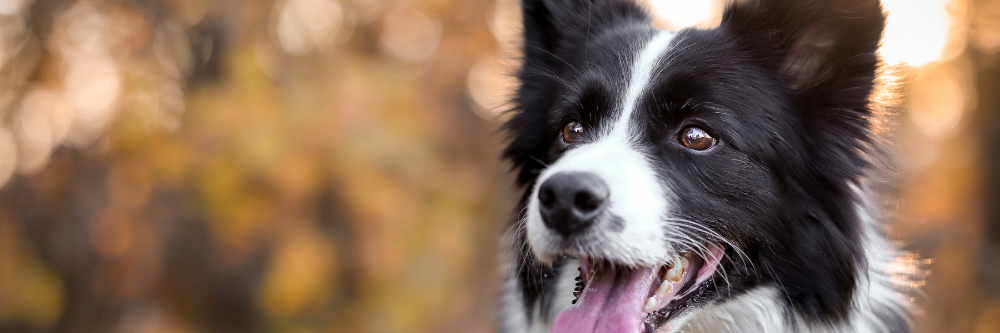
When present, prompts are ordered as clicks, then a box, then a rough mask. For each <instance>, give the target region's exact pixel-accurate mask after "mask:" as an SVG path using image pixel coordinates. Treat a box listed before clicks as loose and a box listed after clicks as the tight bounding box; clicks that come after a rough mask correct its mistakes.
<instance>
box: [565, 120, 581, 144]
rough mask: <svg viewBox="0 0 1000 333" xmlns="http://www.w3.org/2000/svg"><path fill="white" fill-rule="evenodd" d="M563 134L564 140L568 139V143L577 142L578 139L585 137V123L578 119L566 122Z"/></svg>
mask: <svg viewBox="0 0 1000 333" xmlns="http://www.w3.org/2000/svg"><path fill="white" fill-rule="evenodd" d="M562 135H563V140H566V142H568V143H573V142H576V141H577V140H580V138H582V137H583V124H581V123H580V122H578V121H571V122H568V123H566V126H563V131H562Z"/></svg>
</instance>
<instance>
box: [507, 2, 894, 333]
mask: <svg viewBox="0 0 1000 333" xmlns="http://www.w3.org/2000/svg"><path fill="white" fill-rule="evenodd" d="M523 5H524V8H523V16H524V36H525V42H524V64H523V67H522V69H521V71H520V72H519V78H520V81H521V86H520V88H519V90H518V93H517V96H516V100H515V103H516V105H517V109H518V110H519V112H517V113H516V114H514V115H513V117H512V118H511V119H510V120H509V122H508V123H507V128H508V130H509V131H510V133H511V135H512V140H511V143H510V145H509V146H508V148H507V149H506V151H505V157H507V158H508V159H510V160H512V161H513V163H514V165H515V169H516V170H517V171H518V181H519V182H520V183H521V184H522V185H524V186H525V188H526V193H525V196H524V206H525V209H524V210H523V214H522V216H520V218H521V222H522V223H524V225H525V228H524V229H525V233H524V234H523V235H522V236H521V237H523V239H525V240H526V243H527V244H528V246H527V247H526V248H527V249H529V250H528V251H530V253H527V254H526V255H528V256H530V257H532V258H531V259H537V260H538V261H541V262H545V263H552V262H554V261H557V260H559V258H563V257H565V256H573V257H577V258H579V259H580V260H581V262H582V263H583V265H582V266H583V267H582V272H583V274H582V275H583V276H582V286H581V290H580V295H579V296H580V297H579V299H578V300H577V303H576V304H575V305H574V306H572V307H570V308H569V309H568V310H566V311H564V312H563V313H562V314H561V315H560V316H559V317H558V318H557V319H556V322H555V324H554V328H553V332H612V331H626V332H638V331H642V330H643V329H646V330H647V331H652V329H653V328H657V329H663V330H667V329H664V327H668V328H669V327H676V326H677V325H678V324H679V323H680V322H682V321H683V318H684V317H685V316H687V315H689V314H691V313H693V312H694V311H698V309H699V308H701V307H703V306H704V305H707V304H710V303H712V302H718V301H720V300H724V299H726V298H729V297H733V296H735V295H738V294H740V293H741V292H744V291H747V290H750V289H752V288H754V287H756V286H760V285H766V284H771V285H779V286H781V287H782V288H781V290H782V292H783V293H784V295H783V296H785V298H786V299H787V302H789V306H791V307H794V308H795V309H797V310H798V311H799V312H800V313H801V314H802V315H803V316H805V317H807V318H810V319H816V320H821V321H835V320H840V319H842V318H843V317H844V316H845V314H846V312H847V310H848V307H849V306H850V299H851V295H852V292H853V289H854V286H855V283H856V278H857V271H858V267H859V266H861V265H863V263H862V261H863V259H862V255H861V254H860V245H859V242H860V240H859V235H860V228H861V225H860V222H859V221H858V217H857V216H856V214H855V205H856V198H855V197H854V196H855V193H854V191H852V190H851V184H852V182H855V181H857V180H858V179H859V178H860V177H861V176H862V175H863V173H864V172H865V168H866V167H867V166H868V159H867V156H866V154H867V153H866V152H868V151H869V149H870V146H871V144H872V142H873V136H872V134H871V133H870V131H869V127H870V126H869V125H870V124H869V122H870V118H871V117H872V111H871V109H870V108H869V95H870V94H871V92H872V88H873V86H874V80H875V75H876V70H877V67H878V57H877V55H876V53H875V52H876V49H877V47H878V45H879V40H880V38H881V33H882V29H883V26H884V21H885V17H884V14H883V12H882V9H881V6H880V4H879V2H878V1H876V0H827V1H820V0H750V1H743V2H739V3H737V4H733V5H730V6H729V7H728V8H727V9H726V11H725V13H724V15H723V18H722V22H721V24H720V26H719V27H717V28H714V29H710V30H702V29H685V30H681V31H677V32H673V31H666V30H659V29H656V28H654V27H653V26H652V24H651V21H652V20H651V18H650V16H649V14H648V13H647V12H646V11H645V10H643V9H642V8H641V7H639V6H637V5H636V4H634V3H633V2H631V1H628V0H579V1H574V0H524V3H523ZM598 313H601V314H602V315H601V316H599V317H600V318H598V316H597V314H598Z"/></svg>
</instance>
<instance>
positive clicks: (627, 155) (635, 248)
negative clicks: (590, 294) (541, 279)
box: [526, 30, 674, 266]
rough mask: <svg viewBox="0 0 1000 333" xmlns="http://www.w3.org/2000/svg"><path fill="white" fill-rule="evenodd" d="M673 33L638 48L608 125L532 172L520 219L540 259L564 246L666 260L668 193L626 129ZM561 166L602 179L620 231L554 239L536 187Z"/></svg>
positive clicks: (632, 261) (641, 262)
mask: <svg viewBox="0 0 1000 333" xmlns="http://www.w3.org/2000/svg"><path fill="white" fill-rule="evenodd" d="M673 37H674V33H673V32H671V31H666V30H663V31H660V32H659V33H657V34H656V35H655V36H654V37H653V38H652V39H651V40H649V41H647V42H646V43H645V45H644V46H643V47H642V48H640V50H641V51H640V52H639V53H638V55H637V56H636V57H635V58H634V59H635V62H634V63H633V66H632V71H631V76H630V77H629V78H628V82H629V83H628V87H626V89H625V91H626V94H625V98H624V99H623V100H622V102H621V105H620V106H619V108H620V111H619V112H618V113H619V116H618V118H617V119H616V120H615V122H614V123H613V125H612V126H610V127H609V128H606V130H605V131H604V132H603V133H601V134H602V135H600V137H599V138H598V139H597V140H595V141H594V142H592V143H588V144H585V145H582V146H580V147H577V148H575V149H572V150H570V151H569V152H567V153H566V154H565V155H564V156H563V157H562V158H560V159H559V160H558V161H556V162H555V163H553V164H552V165H551V166H550V167H548V168H547V169H545V171H544V172H542V174H541V175H540V176H539V177H538V181H537V182H536V183H535V187H534V189H532V194H531V200H530V201H529V202H528V212H527V221H526V223H527V228H528V242H529V243H530V244H531V248H532V249H533V250H534V252H535V254H536V255H537V256H538V257H539V258H541V259H542V260H544V261H547V262H551V261H552V259H554V257H555V256H556V255H558V254H561V253H563V252H565V251H567V250H569V251H580V252H582V253H585V254H587V255H589V256H591V257H599V258H605V259H610V260H614V261H617V262H620V263H623V264H626V265H632V266H653V265H657V264H660V263H663V262H666V261H667V260H668V259H669V258H670V255H671V254H672V253H673V252H674V251H673V249H671V248H670V247H669V244H667V242H666V240H665V239H664V236H663V232H662V230H663V227H664V222H663V219H664V217H666V216H668V214H669V211H668V209H669V208H668V207H669V206H670V204H669V202H667V199H666V198H668V197H670V195H669V194H670V193H666V192H667V191H668V189H664V188H663V186H661V185H660V184H661V183H660V181H659V180H658V179H657V175H656V173H655V172H654V171H653V169H652V167H651V166H650V163H649V161H648V159H647V157H646V155H645V153H644V152H642V151H641V150H639V149H638V148H637V147H636V146H635V145H633V144H632V142H633V138H632V137H631V135H630V134H629V132H630V130H629V127H630V124H631V118H632V113H633V111H634V109H635V105H636V103H637V101H638V100H639V99H640V98H641V96H642V94H643V92H645V91H646V86H647V85H648V84H649V82H650V79H651V76H652V73H653V72H655V68H656V66H657V64H658V61H659V60H660V58H661V56H662V55H663V53H664V52H666V50H667V49H668V47H669V45H670V41H671V40H672V39H673ZM564 171H586V172H592V173H595V174H597V175H598V176H600V177H601V178H603V179H604V181H605V182H606V183H607V184H608V186H609V188H610V192H611V196H610V204H609V205H608V208H607V209H608V212H610V213H612V214H614V215H616V216H618V217H621V218H622V220H623V221H624V230H623V231H622V232H611V231H607V230H602V228H601V227H600V226H598V227H597V228H595V229H593V230H592V234H593V237H583V238H584V239H581V240H577V242H576V244H573V245H574V248H572V249H567V248H562V247H560V245H559V244H557V242H555V241H554V240H555V239H557V238H558V237H559V236H558V235H557V234H556V233H554V232H553V231H551V230H549V229H548V228H547V227H546V226H545V224H544V223H543V222H542V217H541V214H540V213H539V210H538V205H539V203H538V197H537V193H538V188H539V187H540V186H541V184H542V183H544V182H545V180H546V179H548V178H549V177H550V176H552V175H554V174H556V173H559V172H564ZM598 224H600V222H598ZM605 229H606V228H605Z"/></svg>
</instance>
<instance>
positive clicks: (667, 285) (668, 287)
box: [656, 281, 674, 295]
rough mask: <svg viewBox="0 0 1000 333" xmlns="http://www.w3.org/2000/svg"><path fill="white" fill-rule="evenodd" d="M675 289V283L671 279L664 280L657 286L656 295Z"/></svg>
mask: <svg viewBox="0 0 1000 333" xmlns="http://www.w3.org/2000/svg"><path fill="white" fill-rule="evenodd" d="M673 290H674V284H673V283H670V282H669V281H663V282H662V283H660V286H659V287H657V288H656V295H666V294H668V293H670V292H671V291H673Z"/></svg>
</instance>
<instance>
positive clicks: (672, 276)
mask: <svg viewBox="0 0 1000 333" xmlns="http://www.w3.org/2000/svg"><path fill="white" fill-rule="evenodd" d="M682 270H683V268H681V267H674V268H671V269H668V270H667V278H666V279H665V280H667V281H670V282H674V283H677V282H680V281H681V276H682V275H681V273H682Z"/></svg>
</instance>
